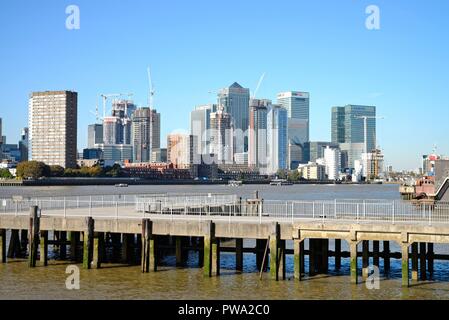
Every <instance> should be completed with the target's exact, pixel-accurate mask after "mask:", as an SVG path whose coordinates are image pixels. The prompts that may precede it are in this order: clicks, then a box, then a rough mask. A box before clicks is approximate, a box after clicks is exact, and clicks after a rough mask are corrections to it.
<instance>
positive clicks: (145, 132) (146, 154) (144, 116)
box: [132, 108, 152, 162]
mask: <svg viewBox="0 0 449 320" xmlns="http://www.w3.org/2000/svg"><path fill="white" fill-rule="evenodd" d="M132 144H133V151H134V157H133V161H134V162H149V161H150V160H151V151H152V147H151V110H150V109H149V108H139V109H137V110H136V111H134V114H133V116H132Z"/></svg>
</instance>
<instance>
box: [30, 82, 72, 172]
mask: <svg viewBox="0 0 449 320" xmlns="http://www.w3.org/2000/svg"><path fill="white" fill-rule="evenodd" d="M77 109H78V93H76V92H71V91H46V92H33V93H32V94H31V95H30V100H29V126H28V127H29V143H30V150H29V153H30V158H31V160H35V161H42V162H45V163H46V164H47V165H60V166H62V167H64V168H75V167H76V156H77V151H76V150H77V149H76V148H77Z"/></svg>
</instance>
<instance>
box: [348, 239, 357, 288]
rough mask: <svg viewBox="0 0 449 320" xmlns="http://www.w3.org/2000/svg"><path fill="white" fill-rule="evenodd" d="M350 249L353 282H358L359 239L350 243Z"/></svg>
mask: <svg viewBox="0 0 449 320" xmlns="http://www.w3.org/2000/svg"><path fill="white" fill-rule="evenodd" d="M349 251H350V257H351V258H350V259H351V261H350V270H351V283H352V284H357V283H358V266H357V241H351V242H350V243H349Z"/></svg>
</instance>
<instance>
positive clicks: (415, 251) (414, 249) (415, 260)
mask: <svg viewBox="0 0 449 320" xmlns="http://www.w3.org/2000/svg"><path fill="white" fill-rule="evenodd" d="M411 247H412V281H418V243H417V242H414V243H412V245H411Z"/></svg>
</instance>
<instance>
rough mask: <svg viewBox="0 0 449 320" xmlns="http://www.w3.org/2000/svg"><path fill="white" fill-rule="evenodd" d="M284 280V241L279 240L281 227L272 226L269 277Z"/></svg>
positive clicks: (276, 224)
mask: <svg viewBox="0 0 449 320" xmlns="http://www.w3.org/2000/svg"><path fill="white" fill-rule="evenodd" d="M280 276H281V277H282V278H283V279H284V278H285V240H284V241H282V240H281V226H280V225H279V223H274V224H273V230H272V232H271V235H270V277H271V279H272V280H276V281H278V280H279V277H280Z"/></svg>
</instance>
